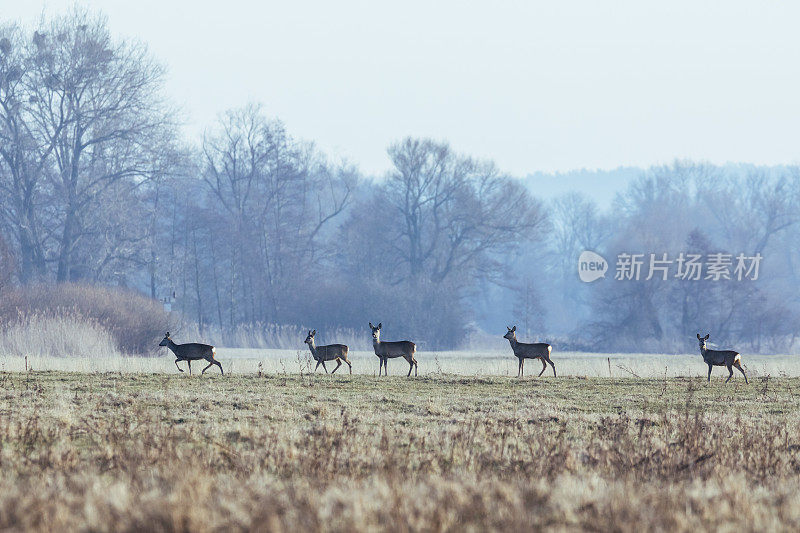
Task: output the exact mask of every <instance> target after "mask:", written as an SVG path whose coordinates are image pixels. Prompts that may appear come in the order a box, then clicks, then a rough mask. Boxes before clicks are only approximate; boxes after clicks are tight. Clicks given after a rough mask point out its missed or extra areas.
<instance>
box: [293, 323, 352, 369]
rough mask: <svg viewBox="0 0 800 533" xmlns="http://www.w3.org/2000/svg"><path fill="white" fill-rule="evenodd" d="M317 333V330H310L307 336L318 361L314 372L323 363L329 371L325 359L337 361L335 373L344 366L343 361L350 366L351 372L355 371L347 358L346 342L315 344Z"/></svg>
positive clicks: (309, 347) (312, 354) (309, 345)
mask: <svg viewBox="0 0 800 533" xmlns="http://www.w3.org/2000/svg"><path fill="white" fill-rule="evenodd" d="M316 334H317V330H314V331H311V330H308V336H307V337H306V340H304V341H303V342H305V343H306V344H308V349H309V350H311V356H312V357H313V358H314V360H315V361H316V362H317V366H315V367H314V372H316V371H317V369H318V368H319V365H322V368H324V369H325V373H326V374H327V373H328V368H327V367H326V366H325V361H336V368H334V369H333V371H332V372H331V374H335V373H336V371H337V370H339V367H340V366H342V361H344V362H345V363H347V366H349V367H350V373H351V374H352V373H353V365H351V364H350V361H349V360H348V359H347V350H348V348H347V345H346V344H327V345H325V346H315V345H314V335H316Z"/></svg>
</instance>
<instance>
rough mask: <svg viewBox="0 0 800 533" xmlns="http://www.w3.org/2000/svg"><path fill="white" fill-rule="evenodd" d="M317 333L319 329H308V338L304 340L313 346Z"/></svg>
mask: <svg viewBox="0 0 800 533" xmlns="http://www.w3.org/2000/svg"><path fill="white" fill-rule="evenodd" d="M316 334H317V330H314V331H311V330H308V337H306V340H304V341H303V342H304V343H306V344H308V345H309V346H311V345H312V344H314V335H316Z"/></svg>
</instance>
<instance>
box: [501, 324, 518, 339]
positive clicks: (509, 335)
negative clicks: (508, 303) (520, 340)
mask: <svg viewBox="0 0 800 533" xmlns="http://www.w3.org/2000/svg"><path fill="white" fill-rule="evenodd" d="M506 329H507V330H508V331H507V332H506V334H505V335H503V338H504V339H508V340H516V339H517V334H516V333H515V332H516V331H517V326H514V327H513V328H510V327H508V326H506Z"/></svg>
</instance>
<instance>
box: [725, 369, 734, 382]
mask: <svg viewBox="0 0 800 533" xmlns="http://www.w3.org/2000/svg"><path fill="white" fill-rule="evenodd" d="M725 366H727V367H728V379H726V380H725V383H727V382H729V381H730V380H731V378H732V377H733V366H731V365H725Z"/></svg>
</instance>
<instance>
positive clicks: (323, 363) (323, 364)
mask: <svg viewBox="0 0 800 533" xmlns="http://www.w3.org/2000/svg"><path fill="white" fill-rule="evenodd" d="M320 363H322V368H324V369H325V373H326V374H327V373H328V367H327V366H325V361H320Z"/></svg>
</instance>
